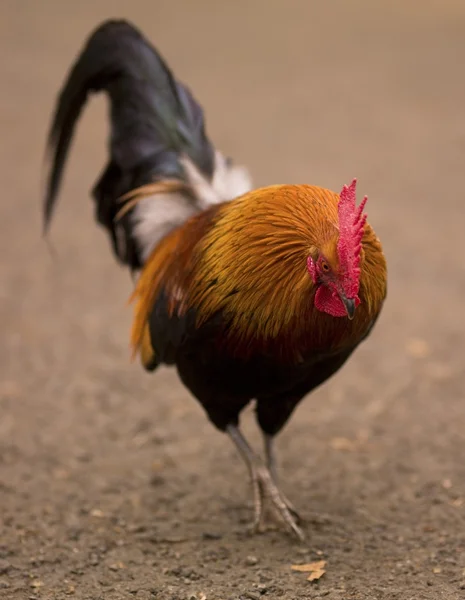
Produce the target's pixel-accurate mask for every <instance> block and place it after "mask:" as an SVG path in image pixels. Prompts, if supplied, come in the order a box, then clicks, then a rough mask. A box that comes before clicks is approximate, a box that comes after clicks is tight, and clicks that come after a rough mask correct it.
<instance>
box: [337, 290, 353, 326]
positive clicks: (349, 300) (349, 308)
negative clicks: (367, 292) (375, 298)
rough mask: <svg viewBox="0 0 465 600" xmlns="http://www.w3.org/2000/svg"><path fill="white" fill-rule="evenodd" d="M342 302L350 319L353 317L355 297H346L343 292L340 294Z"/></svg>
mask: <svg viewBox="0 0 465 600" xmlns="http://www.w3.org/2000/svg"><path fill="white" fill-rule="evenodd" d="M340 296H341V300H342V303H343V304H344V306H345V307H346V311H347V316H348V318H349V320H350V321H352V319H353V318H354V315H355V298H346V297H345V296H344V294H340Z"/></svg>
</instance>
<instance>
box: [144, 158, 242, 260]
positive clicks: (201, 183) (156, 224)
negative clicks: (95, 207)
mask: <svg viewBox="0 0 465 600" xmlns="http://www.w3.org/2000/svg"><path fill="white" fill-rule="evenodd" d="M179 160H180V162H181V164H182V166H183V168H184V171H185V173H186V177H187V179H188V182H189V185H190V186H191V187H192V190H193V192H194V195H195V200H193V199H192V198H190V197H188V196H187V195H184V194H183V193H182V192H174V193H159V194H153V195H152V196H147V197H146V198H143V199H142V200H140V201H139V202H138V203H137V205H136V206H135V208H134V213H133V226H134V236H135V238H136V240H137V241H138V244H139V247H140V250H141V253H142V260H143V261H144V262H145V261H146V260H147V258H148V257H149V255H150V253H151V251H152V250H153V248H154V247H155V245H156V244H158V242H159V241H160V240H161V239H162V238H163V237H164V236H165V235H166V234H167V233H169V232H170V231H172V230H173V229H174V228H176V227H179V226H180V225H182V224H183V223H184V222H185V221H187V219H189V218H190V217H192V216H193V215H194V214H196V213H199V212H201V211H203V210H205V209H207V208H208V207H209V206H212V205H214V204H219V203H220V202H225V201H229V200H233V199H234V198H237V197H238V196H241V195H242V194H245V193H246V192H248V191H250V190H251V189H252V180H251V177H250V175H249V172H248V170H247V169H246V168H245V167H243V166H240V165H233V164H228V162H227V161H226V159H225V157H224V156H223V155H222V154H221V152H218V151H216V152H215V169H214V172H213V177H212V180H211V181H209V180H208V179H207V178H206V177H205V176H204V175H203V174H202V173H201V172H200V171H199V169H198V168H197V167H196V166H195V165H194V163H193V162H192V161H191V160H190V158H188V157H187V156H182V157H180V159H179Z"/></svg>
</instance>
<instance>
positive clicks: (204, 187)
mask: <svg viewBox="0 0 465 600" xmlns="http://www.w3.org/2000/svg"><path fill="white" fill-rule="evenodd" d="M179 162H180V163H181V164H182V166H183V167H184V171H185V173H186V176H187V178H188V180H189V184H190V185H191V186H192V188H193V189H194V193H195V195H196V197H197V199H198V204H199V206H200V207H201V209H202V210H205V209H206V208H208V207H209V206H212V205H213V204H219V203H220V202H225V201H228V200H233V199H234V198H237V197H238V196H242V194H245V193H246V192H249V191H250V190H251V189H252V179H251V177H250V174H249V171H248V170H247V168H246V167H243V166H242V165H234V164H228V162H227V160H226V158H225V157H224V156H223V154H221V152H219V151H218V150H216V151H215V168H214V171H213V177H212V180H211V181H209V180H208V179H207V178H206V177H205V176H204V175H203V174H202V173H201V172H200V171H199V169H198V168H197V167H196V165H195V164H194V163H193V162H192V161H191V159H190V158H188V157H187V156H185V155H184V156H181V157H180V159H179Z"/></svg>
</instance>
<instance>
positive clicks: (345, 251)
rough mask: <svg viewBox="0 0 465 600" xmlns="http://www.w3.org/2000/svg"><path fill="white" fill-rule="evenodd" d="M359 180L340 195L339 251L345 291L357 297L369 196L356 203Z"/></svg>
mask: <svg viewBox="0 0 465 600" xmlns="http://www.w3.org/2000/svg"><path fill="white" fill-rule="evenodd" d="M356 187H357V180H356V179H354V180H353V181H352V183H351V184H350V185H349V186H347V185H345V186H344V187H343V188H342V191H341V193H340V195H339V204H338V209H337V210H338V216H339V241H338V243H337V252H338V255H339V265H340V268H341V271H342V281H343V287H344V292H345V294H346V296H347V297H348V298H355V297H356V296H357V294H358V289H359V285H360V252H361V249H362V237H363V228H364V226H365V223H366V220H367V216H366V214H363V209H364V208H365V204H366V201H367V200H368V198H367V196H365V197H364V199H363V200H362V202H361V203H360V206H359V207H357V205H356Z"/></svg>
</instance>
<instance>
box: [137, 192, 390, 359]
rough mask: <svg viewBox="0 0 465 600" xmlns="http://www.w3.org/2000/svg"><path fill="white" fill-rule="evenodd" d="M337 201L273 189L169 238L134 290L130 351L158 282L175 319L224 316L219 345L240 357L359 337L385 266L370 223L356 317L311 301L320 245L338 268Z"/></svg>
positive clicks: (296, 352) (294, 351)
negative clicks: (313, 259)
mask: <svg viewBox="0 0 465 600" xmlns="http://www.w3.org/2000/svg"><path fill="white" fill-rule="evenodd" d="M338 201H339V196H338V195H337V194H335V193H333V192H331V191H329V190H326V189H322V188H318V187H314V186H307V185H299V186H298V185H277V186H271V187H268V188H262V189H259V190H255V191H253V192H250V193H248V194H246V195H245V196H243V197H241V198H238V199H236V200H234V201H232V202H230V203H226V204H221V205H217V206H215V207H213V208H212V209H211V210H209V211H207V212H206V213H202V214H201V215H199V216H196V217H194V218H192V219H191V220H190V221H188V222H187V223H186V224H185V225H184V226H183V227H181V228H179V229H177V230H175V231H174V232H172V233H171V234H169V235H168V236H167V237H166V238H165V239H164V240H162V241H161V242H160V244H159V245H158V246H157V247H156V248H155V249H154V251H153V253H152V255H151V256H150V257H149V259H148V260H147V263H146V266H145V267H144V270H143V271H142V273H141V277H140V279H139V282H138V284H137V287H136V289H135V292H134V294H133V299H135V300H136V305H135V315H134V324H133V329H132V344H133V349H134V351H135V352H136V351H137V350H138V349H140V348H141V343H142V340H143V336H144V327H145V324H146V322H147V319H148V316H149V314H150V311H151V309H152V307H153V304H154V301H155V299H156V298H157V296H158V294H159V293H160V290H161V289H162V288H163V290H164V292H165V294H166V295H167V297H168V298H169V307H168V308H169V311H170V314H174V313H175V312H176V314H178V315H179V316H182V315H183V314H185V313H186V311H187V310H188V309H189V308H193V309H194V310H195V313H196V316H197V326H198V327H200V326H201V325H202V324H203V323H205V322H206V321H207V320H208V319H209V318H210V317H211V316H213V315H214V314H216V313H218V312H220V313H221V314H222V315H224V318H225V320H226V321H227V323H228V327H227V329H226V331H225V332H224V336H225V337H226V339H224V340H222V343H223V344H226V345H227V344H229V345H230V347H231V348H232V347H234V348H235V349H236V350H237V352H240V353H242V355H243V356H244V357H245V356H247V354H248V353H250V352H252V351H253V350H254V349H256V350H258V349H263V350H265V349H266V350H269V349H270V348H272V349H273V351H275V352H279V353H282V354H283V355H287V356H288V357H289V358H290V359H292V360H294V359H296V358H298V357H299V356H301V355H302V354H303V353H305V352H307V351H308V350H309V345H310V346H311V347H312V348H314V349H315V350H318V349H321V348H325V349H328V350H332V349H337V348H339V347H341V346H343V345H344V343H345V340H346V338H347V336H351V335H353V336H357V335H360V332H362V331H364V330H365V329H366V327H367V324H368V323H369V322H370V321H371V320H372V319H373V318H374V316H375V315H376V312H377V311H378V310H379V307H380V305H381V303H382V300H383V298H384V295H385V291H386V290H385V270H386V267H385V262H384V258H383V256H382V253H381V252H380V249H381V247H380V244H379V241H378V239H377V237H376V235H375V234H374V232H373V230H372V229H371V227H370V226H369V225H368V224H367V225H366V226H365V230H364V237H363V253H362V254H363V256H362V272H361V279H360V297H361V300H362V303H365V306H364V310H358V311H357V312H356V315H355V318H354V319H353V321H348V320H347V319H342V318H334V317H331V316H330V315H327V314H325V313H321V312H320V311H318V310H317V309H316V308H315V307H314V301H313V298H314V291H315V290H314V285H313V282H312V279H311V277H310V276H309V274H308V271H307V268H306V260H307V257H308V256H309V254H315V253H317V252H319V251H323V252H324V255H325V257H326V258H327V259H328V261H329V262H330V263H331V266H332V268H333V269H334V270H335V271H337V269H338V256H337V240H338V227H337V223H338V221H337V204H338ZM380 257H381V259H380ZM372 259H373V260H372ZM371 263H373V264H371ZM377 280H379V282H380V283H379V284H378V283H377ZM328 340H329V341H328ZM328 346H329V347H328Z"/></svg>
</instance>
